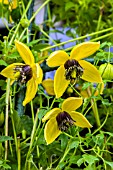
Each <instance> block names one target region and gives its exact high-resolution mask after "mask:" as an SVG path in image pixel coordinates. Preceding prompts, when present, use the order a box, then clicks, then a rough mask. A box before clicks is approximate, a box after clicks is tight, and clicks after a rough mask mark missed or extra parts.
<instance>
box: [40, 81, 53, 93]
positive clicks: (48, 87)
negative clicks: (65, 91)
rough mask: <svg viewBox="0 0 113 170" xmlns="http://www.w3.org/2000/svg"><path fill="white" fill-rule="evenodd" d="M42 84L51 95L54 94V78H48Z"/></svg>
mask: <svg viewBox="0 0 113 170" xmlns="http://www.w3.org/2000/svg"><path fill="white" fill-rule="evenodd" d="M42 86H43V87H44V88H45V90H46V92H47V93H48V94H49V95H52V96H54V95H55V93H54V80H52V79H50V78H48V79H45V80H43V81H42Z"/></svg>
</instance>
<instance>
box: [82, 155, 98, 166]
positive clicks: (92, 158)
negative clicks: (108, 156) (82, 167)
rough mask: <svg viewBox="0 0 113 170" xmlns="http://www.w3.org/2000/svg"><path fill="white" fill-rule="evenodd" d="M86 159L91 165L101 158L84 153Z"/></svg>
mask: <svg viewBox="0 0 113 170" xmlns="http://www.w3.org/2000/svg"><path fill="white" fill-rule="evenodd" d="M83 158H84V161H85V162H87V163H88V164H89V165H92V164H93V163H95V161H98V160H99V159H98V158H97V157H96V156H93V155H89V154H84V155H83Z"/></svg>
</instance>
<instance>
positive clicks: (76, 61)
mask: <svg viewBox="0 0 113 170" xmlns="http://www.w3.org/2000/svg"><path fill="white" fill-rule="evenodd" d="M99 47H100V43H99V42H84V43H81V44H79V45H77V46H75V47H74V48H73V49H72V51H71V53H70V56H69V55H68V54H67V53H66V52H65V51H63V50H58V51H55V52H53V53H51V54H50V56H49V58H48V59H47V64H48V66H49V67H56V66H60V67H59V68H58V69H57V70H56V73H55V77H54V91H55V95H56V98H59V97H61V96H62V94H63V93H64V92H65V90H66V88H67V87H68V85H69V83H72V84H74V83H75V81H76V79H78V78H81V79H83V80H86V81H88V82H92V83H101V82H102V78H101V76H100V73H99V71H98V70H97V68H96V67H95V66H93V65H92V64H91V63H89V62H87V61H85V60H82V59H84V58H86V57H88V56H90V55H92V54H93V53H94V52H96V51H97V50H98V49H99Z"/></svg>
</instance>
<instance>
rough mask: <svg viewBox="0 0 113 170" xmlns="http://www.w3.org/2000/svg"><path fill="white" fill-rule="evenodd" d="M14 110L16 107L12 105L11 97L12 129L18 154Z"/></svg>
mask: <svg viewBox="0 0 113 170" xmlns="http://www.w3.org/2000/svg"><path fill="white" fill-rule="evenodd" d="M13 108H14V106H13V105H12V101H11V96H10V112H11V121H12V127H13V133H14V141H15V146H16V152H17V134H16V128H15V123H14V119H13V117H14V116H13V114H14V112H13Z"/></svg>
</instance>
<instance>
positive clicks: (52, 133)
mask: <svg viewBox="0 0 113 170" xmlns="http://www.w3.org/2000/svg"><path fill="white" fill-rule="evenodd" d="M60 134H61V131H60V130H59V128H58V125H57V121H56V119H55V118H52V119H50V120H49V121H48V122H47V123H46V125H45V129H44V137H45V140H46V142H47V144H50V143H52V142H53V141H54V140H55V139H56V138H57V137H58V136H59V135H60Z"/></svg>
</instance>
